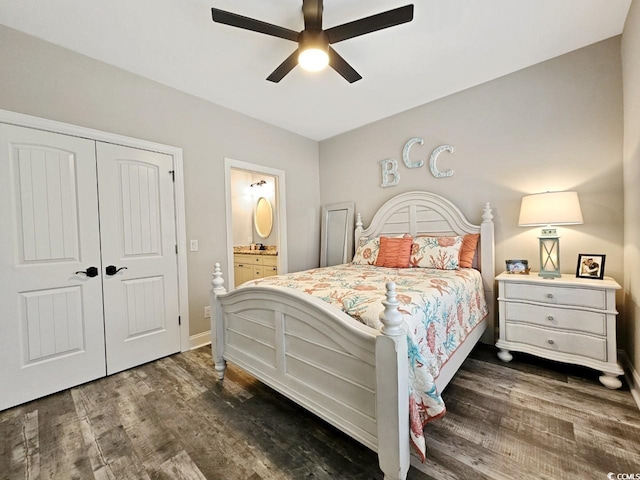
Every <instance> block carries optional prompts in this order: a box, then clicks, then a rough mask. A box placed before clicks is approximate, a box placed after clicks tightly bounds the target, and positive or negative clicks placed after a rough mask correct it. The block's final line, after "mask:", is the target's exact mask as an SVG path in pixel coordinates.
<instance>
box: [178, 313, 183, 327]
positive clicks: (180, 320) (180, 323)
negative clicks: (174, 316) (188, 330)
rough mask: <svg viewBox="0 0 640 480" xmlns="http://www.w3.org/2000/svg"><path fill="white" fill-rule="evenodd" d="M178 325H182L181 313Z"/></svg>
mask: <svg viewBox="0 0 640 480" xmlns="http://www.w3.org/2000/svg"><path fill="white" fill-rule="evenodd" d="M178 325H182V317H180V315H178Z"/></svg>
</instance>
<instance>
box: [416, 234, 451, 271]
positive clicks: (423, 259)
mask: <svg viewBox="0 0 640 480" xmlns="http://www.w3.org/2000/svg"><path fill="white" fill-rule="evenodd" d="M413 242H414V243H413V246H412V248H411V259H410V263H411V266H412V267H418V268H436V269H438V270H458V268H460V263H459V258H460V249H461V248H462V237H460V236H456V237H418V238H416V239H415V240H414V241H413Z"/></svg>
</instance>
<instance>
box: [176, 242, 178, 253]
mask: <svg viewBox="0 0 640 480" xmlns="http://www.w3.org/2000/svg"><path fill="white" fill-rule="evenodd" d="M177 253H178V244H177V243H176V254H177Z"/></svg>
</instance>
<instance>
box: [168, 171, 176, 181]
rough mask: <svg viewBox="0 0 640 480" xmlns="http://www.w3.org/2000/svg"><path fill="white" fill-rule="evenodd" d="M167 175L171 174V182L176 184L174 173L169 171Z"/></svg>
mask: <svg viewBox="0 0 640 480" xmlns="http://www.w3.org/2000/svg"><path fill="white" fill-rule="evenodd" d="M169 173H170V174H171V179H172V180H173V183H176V171H175V170H169Z"/></svg>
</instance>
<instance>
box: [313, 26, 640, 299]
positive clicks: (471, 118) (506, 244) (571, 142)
mask: <svg viewBox="0 0 640 480" xmlns="http://www.w3.org/2000/svg"><path fill="white" fill-rule="evenodd" d="M636 56H637V53H636ZM621 77H622V74H621V57H620V37H615V38H612V39H609V40H606V41H604V42H600V43H597V44H594V45H591V46H588V47H586V48H583V49H580V50H577V51H575V52H572V53H569V54H566V55H563V56H561V57H557V58H555V59H552V60H549V61H546V62H544V63H541V64H538V65H535V66H532V67H529V68H526V69H523V70H521V71H518V72H515V73H513V74H510V75H507V76H505V77H501V78H499V79H496V80H493V81H491V82H488V83H485V84H483V85H480V86H477V87H474V88H471V89H469V90H466V91H463V92H461V93H458V94H455V95H451V96H449V97H446V98H443V99H441V100H438V101H434V102H431V103H429V104H426V105H422V106H420V107H417V108H415V109H412V110H409V111H407V112H404V113H401V114H398V115H396V116H393V117H390V118H387V119H384V120H381V121H378V122H375V123H372V124H370V125H367V126H365V127H362V128H359V129H357V130H354V131H351V132H348V133H345V134H342V135H339V136H336V137H334V138H331V139H328V140H325V141H323V142H321V143H320V196H321V200H322V202H323V203H328V202H340V201H349V200H353V201H355V202H356V210H357V211H358V212H361V213H362V214H363V219H364V222H365V226H366V225H367V224H368V222H369V221H370V220H371V217H372V214H373V213H374V212H375V210H376V209H377V208H378V207H379V206H380V205H381V204H382V203H383V202H384V201H386V200H388V199H389V198H391V197H392V196H395V195H397V194H399V193H401V192H405V191H410V190H417V189H420V190H423V189H425V190H429V191H432V192H435V193H438V194H440V195H442V196H444V197H446V198H449V199H451V200H453V201H454V202H455V203H456V204H458V205H459V206H461V209H462V210H463V213H465V214H466V215H467V217H468V218H469V219H470V220H471V221H473V222H476V223H479V222H480V221H481V206H482V204H483V202H486V201H489V202H491V205H492V206H493V208H494V215H495V223H496V269H497V271H498V272H500V271H502V270H504V260H505V259H508V258H526V259H529V261H530V262H532V264H533V267H534V268H535V269H539V262H538V240H537V238H536V237H537V235H539V232H540V229H539V228H521V227H518V225H517V223H518V215H519V209H520V199H521V197H522V196H523V195H525V194H529V193H538V192H544V191H553V190H576V191H577V192H578V193H579V196H580V201H581V205H582V210H583V215H584V225H577V226H568V227H560V228H559V233H560V235H561V237H562V238H561V240H560V243H561V268H562V271H563V272H565V273H572V274H575V271H576V263H577V254H578V253H603V254H606V256H607V257H606V266H605V273H606V274H607V275H609V276H613V277H614V278H615V279H616V280H617V281H618V282H620V283H621V282H622V281H623V274H622V272H623V254H622V252H623V192H622V187H623V180H622V78H621ZM636 91H637V90H636ZM637 131H638V130H637V129H636V130H635V132H637ZM412 137H422V138H423V139H424V145H423V146H420V145H414V146H413V147H412V150H411V159H412V160H413V161H417V160H419V159H425V160H427V163H428V158H429V155H430V154H431V151H432V150H433V149H434V148H435V147H437V146H438V145H442V144H451V145H453V146H454V147H455V149H456V151H455V153H453V154H449V153H443V154H442V155H441V156H440V159H439V161H438V163H439V168H440V170H443V171H444V170H448V169H450V168H453V169H454V170H455V174H454V176H453V177H450V178H444V179H436V178H435V177H433V176H432V175H431V174H430V173H429V170H428V168H426V167H422V168H419V169H413V170H410V169H408V168H406V167H405V166H404V165H403V163H402V147H403V146H404V144H405V143H406V142H407V140H409V139H410V138H412ZM635 140H636V141H637V135H636V136H635ZM636 155H637V153H636ZM386 158H395V159H396V160H398V162H399V163H400V167H399V169H398V170H399V172H400V175H401V178H400V183H399V185H398V186H396V187H392V188H381V186H380V183H381V173H380V166H379V162H380V160H383V159H386ZM636 158H637V157H636ZM356 179H357V180H356ZM636 195H637V194H636ZM636 228H637V224H636ZM621 298H622V296H620V299H621Z"/></svg>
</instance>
